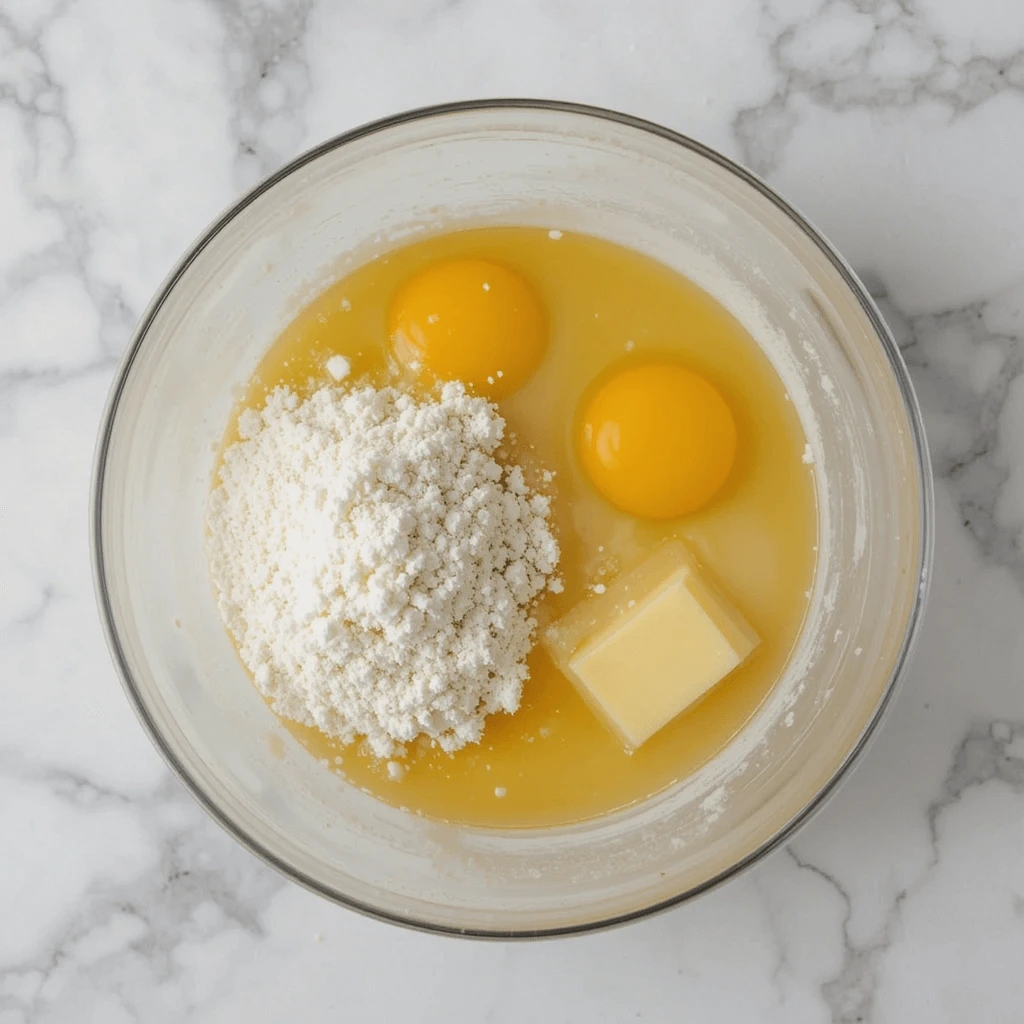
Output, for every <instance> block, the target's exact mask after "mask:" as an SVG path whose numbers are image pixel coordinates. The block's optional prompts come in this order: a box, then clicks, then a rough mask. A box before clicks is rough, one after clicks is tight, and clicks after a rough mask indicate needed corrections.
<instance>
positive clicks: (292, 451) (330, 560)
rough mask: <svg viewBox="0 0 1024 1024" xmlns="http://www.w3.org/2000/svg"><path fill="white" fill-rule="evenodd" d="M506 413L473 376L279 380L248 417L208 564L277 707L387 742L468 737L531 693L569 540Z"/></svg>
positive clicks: (216, 508) (339, 731)
mask: <svg viewBox="0 0 1024 1024" xmlns="http://www.w3.org/2000/svg"><path fill="white" fill-rule="evenodd" d="M504 429H505V421H504V420H503V419H502V418H501V416H500V415H499V414H498V411H497V409H496V407H495V406H493V405H491V404H490V403H489V402H487V401H486V400H484V399H482V398H473V397H470V396H469V395H467V394H466V392H465V390H464V388H463V387H462V385H461V384H448V385H446V386H445V387H444V388H443V390H442V392H441V394H440V397H439V398H434V399H426V400H417V399H415V398H413V397H411V396H409V395H406V394H403V393H400V392H398V391H396V390H394V389H392V388H384V389H382V390H377V389H375V388H372V387H359V388H354V389H352V390H347V391H346V390H339V389H337V388H331V387H328V388H323V389H322V390H320V391H317V392H316V393H314V394H313V395H312V396H311V397H310V398H309V399H307V400H306V401H305V402H300V401H299V400H298V398H297V397H296V395H295V394H294V393H292V392H291V391H288V390H287V389H284V388H280V389H278V390H276V391H274V392H273V393H272V394H271V395H270V397H269V399H268V400H267V404H266V407H265V409H264V410H263V412H262V413H257V412H254V411H248V412H246V413H244V414H243V415H242V416H241V417H240V420H239V433H240V435H241V438H242V439H241V440H240V441H239V442H237V443H236V444H234V445H232V446H231V447H230V448H229V449H228V450H227V451H226V452H225V455H224V461H223V466H222V468H221V470H220V484H219V486H218V487H217V488H216V489H215V490H214V491H213V492H212V494H211V497H210V504H209V510H208V521H207V525H208V557H209V564H210V574H211V577H212V579H213V583H214V587H215V589H216V592H217V595H218V603H219V607H220V612H221V615H222V616H223V618H224V621H225V623H226V624H227V627H228V629H229V631H230V632H231V634H232V636H233V637H234V638H235V641H236V642H237V644H238V648H239V652H240V653H241V657H242V660H243V662H244V663H245V664H246V666H247V667H248V668H249V670H250V671H251V672H252V674H253V678H254V679H255V680H256V684H257V686H258V687H259V688H260V689H261V690H262V691H263V692H264V693H265V694H266V695H267V696H268V697H269V698H270V700H271V702H272V704H273V707H274V708H275V710H276V711H277V712H278V713H279V714H281V715H283V716H285V717H287V718H291V719H294V720H296V721H299V722H304V723H306V724H307V725H316V726H318V727H319V728H320V729H322V730H323V731H324V732H326V733H328V734H329V735H331V736H336V737H338V738H340V739H341V740H342V741H343V742H346V743H349V742H351V741H352V740H354V739H355V738H356V737H357V736H365V737H366V738H367V740H368V742H369V744H370V747H371V748H372V750H373V752H374V753H375V754H376V755H378V756H379V757H389V756H391V755H392V754H393V753H394V752H395V750H396V748H397V747H398V746H399V745H400V744H402V743H404V742H408V741H410V740H412V739H414V738H415V737H417V736H418V735H420V734H421V733H422V734H426V735H427V736H429V737H431V738H433V739H434V740H436V741H437V742H438V743H439V744H440V745H441V747H443V748H444V749H445V750H457V749H459V748H460V747H463V746H465V745H466V744H467V743H473V742H475V741H477V740H479V738H480V735H481V733H482V731H483V724H484V718H485V717H486V716H487V715H489V714H491V713H493V712H496V711H506V712H514V711H515V710H516V709H517V708H518V707H519V700H520V696H521V693H522V683H523V680H524V679H526V677H527V675H528V672H527V668H526V664H525V659H526V655H527V653H528V652H529V650H530V647H531V645H532V642H533V635H534V632H535V628H536V623H535V621H534V620H533V618H532V617H531V615H530V612H529V609H530V605H531V603H532V602H533V601H534V599H535V598H536V597H537V596H538V594H540V592H541V591H542V590H543V589H544V587H545V586H546V585H548V584H549V583H550V584H551V585H552V586H554V587H557V586H558V583H557V581H556V580H555V578H554V576H553V574H554V572H555V568H556V566H557V563H558V554H559V553H558V545H557V543H556V541H555V538H554V536H553V535H552V532H551V527H550V525H549V513H550V502H549V499H548V498H546V497H544V496H542V495H540V494H536V493H534V492H532V491H531V490H530V488H529V487H528V486H527V484H526V482H525V480H524V477H523V472H522V469H520V468H519V467H517V466H510V467H504V468H503V467H502V466H501V465H499V463H498V462H496V461H495V459H494V457H493V456H494V452H495V450H496V449H497V447H498V445H499V443H500V442H501V439H502V434H503V432H504Z"/></svg>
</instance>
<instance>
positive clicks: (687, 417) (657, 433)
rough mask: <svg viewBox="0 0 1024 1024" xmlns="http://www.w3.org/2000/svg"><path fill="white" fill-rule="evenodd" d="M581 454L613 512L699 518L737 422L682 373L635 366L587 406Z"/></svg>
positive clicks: (722, 474)
mask: <svg viewBox="0 0 1024 1024" xmlns="http://www.w3.org/2000/svg"><path fill="white" fill-rule="evenodd" d="M579 451H580V458H581V460H582V462H583V466H584V469H586V471H587V475H588V476H589V477H590V479H591V481H592V482H593V484H594V486H595V487H596V488H597V489H598V490H599V491H600V492H601V494H603V495H604V496H605V497H606V498H607V499H608V500H609V501H610V502H611V503H612V504H613V505H615V506H616V507H618V508H620V509H621V510H622V511H623V512H628V513H630V514H632V515H635V516H640V517H642V518H644V519H674V518H675V517H677V516H683V515H687V514H689V513H691V512H696V511H697V510H698V509H699V508H701V507H702V506H703V505H705V504H707V502H708V501H710V500H711V498H712V497H714V495H715V493H716V492H717V491H718V490H719V488H721V486H722V485H723V484H724V483H725V481H726V478H727V477H728V476H729V471H730V470H731V469H732V464H733V461H734V460H735V457H736V422H735V420H734V419H733V415H732V412H731V411H730V409H729V406H728V405H727V404H726V402H725V399H724V398H722V396H721V394H719V392H718V390H717V389H716V388H715V387H714V386H713V385H712V384H710V383H709V382H708V381H707V380H705V379H704V378H703V377H701V376H700V375H699V374H697V373H694V372H693V371H692V370H688V369H687V368H686V367H685V366H680V365H678V364H675V363H651V364H645V365H641V366H633V367H629V368H627V369H624V370H621V371H619V372H618V373H616V374H615V375H614V376H613V377H611V378H609V379H608V380H607V381H605V382H604V383H603V384H602V385H601V386H600V387H599V388H598V389H597V390H596V391H595V392H594V393H593V394H592V395H591V397H590V399H589V401H587V403H586V405H585V406H584V409H583V414H582V417H581V419H580V424H579Z"/></svg>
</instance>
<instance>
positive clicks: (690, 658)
mask: <svg viewBox="0 0 1024 1024" xmlns="http://www.w3.org/2000/svg"><path fill="white" fill-rule="evenodd" d="M543 641H544V644H545V646H546V647H547V649H548V651H549V652H550V653H551V655H552V657H553V658H554V660H555V662H556V664H557V665H558V666H559V668H561V670H562V671H563V672H564V673H565V674H566V675H567V676H568V677H569V678H570V679H571V680H572V681H573V683H574V684H575V685H576V687H577V689H578V690H579V691H580V693H581V694H582V695H583V697H584V698H585V699H586V700H587V701H588V703H589V704H590V705H591V707H592V708H593V709H594V710H595V711H596V712H597V713H598V714H599V715H600V716H601V717H602V718H603V719H604V720H605V721H606V722H607V723H608V725H610V726H611V727H612V728H613V729H614V730H615V731H616V732H617V733H618V734H619V735H620V736H621V737H622V738H623V739H624V740H625V741H626V743H627V744H628V745H629V746H630V747H639V746H640V745H641V744H642V743H644V742H646V741H647V740H648V739H650V737H651V736H653V735H654V734H655V733H656V732H657V731H658V730H659V729H661V728H662V727H663V726H665V725H667V724H668V723H669V722H670V721H672V719H673V718H675V717H676V716H677V715H678V714H680V713H681V712H682V711H685V710H686V708H688V707H690V705H692V704H694V703H695V702H696V701H698V700H700V698H701V697H703V696H704V695H705V694H706V693H707V692H708V691H709V690H710V689H711V688H712V687H714V686H715V685H716V684H717V683H719V682H720V681H721V680H722V679H724V678H725V677H726V676H727V675H728V674H729V673H730V672H732V671H733V669H735V668H736V667H737V666H738V665H740V664H741V663H742V662H743V661H744V660H745V659H746V658H747V656H748V655H749V654H750V652H751V651H753V649H754V648H755V647H756V646H757V645H758V643H759V639H758V636H757V634H756V633H755V632H754V630H753V629H752V628H751V627H750V625H749V623H748V622H747V621H746V619H744V618H743V616H742V615H741V614H740V613H739V612H738V611H737V610H736V609H735V608H733V607H732V605H731V604H730V603H729V601H728V600H727V599H726V598H725V597H724V595H722V594H721V593H720V592H719V591H718V590H717V588H715V587H714V586H713V585H712V584H711V583H710V582H709V581H707V580H705V579H703V578H702V576H701V573H700V570H699V569H698V567H697V565H696V564H695V563H694V561H693V559H692V558H691V556H690V554H689V552H688V551H687V549H686V547H685V545H683V544H682V543H681V542H678V541H672V542H670V543H668V544H665V545H664V546H663V547H661V548H660V549H659V550H658V551H657V552H656V553H655V554H654V555H652V556H651V557H650V558H649V559H648V560H647V561H646V562H644V563H643V564H642V565H640V566H639V567H637V568H636V569H635V570H633V571H632V572H630V573H627V574H625V575H624V576H621V577H619V579H617V580H616V581H615V583H614V584H613V585H611V586H610V587H608V588H607V590H606V591H605V592H604V593H603V594H602V595H601V596H600V597H596V598H590V599H588V600H586V601H583V602H582V603H581V604H579V605H577V606H576V607H575V608H574V609H573V610H572V611H571V612H569V614H568V615H566V616H565V617H564V618H562V619H560V620H559V621H558V622H556V623H554V624H553V625H551V626H549V627H548V629H547V630H546V631H545V633H544V636H543Z"/></svg>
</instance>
